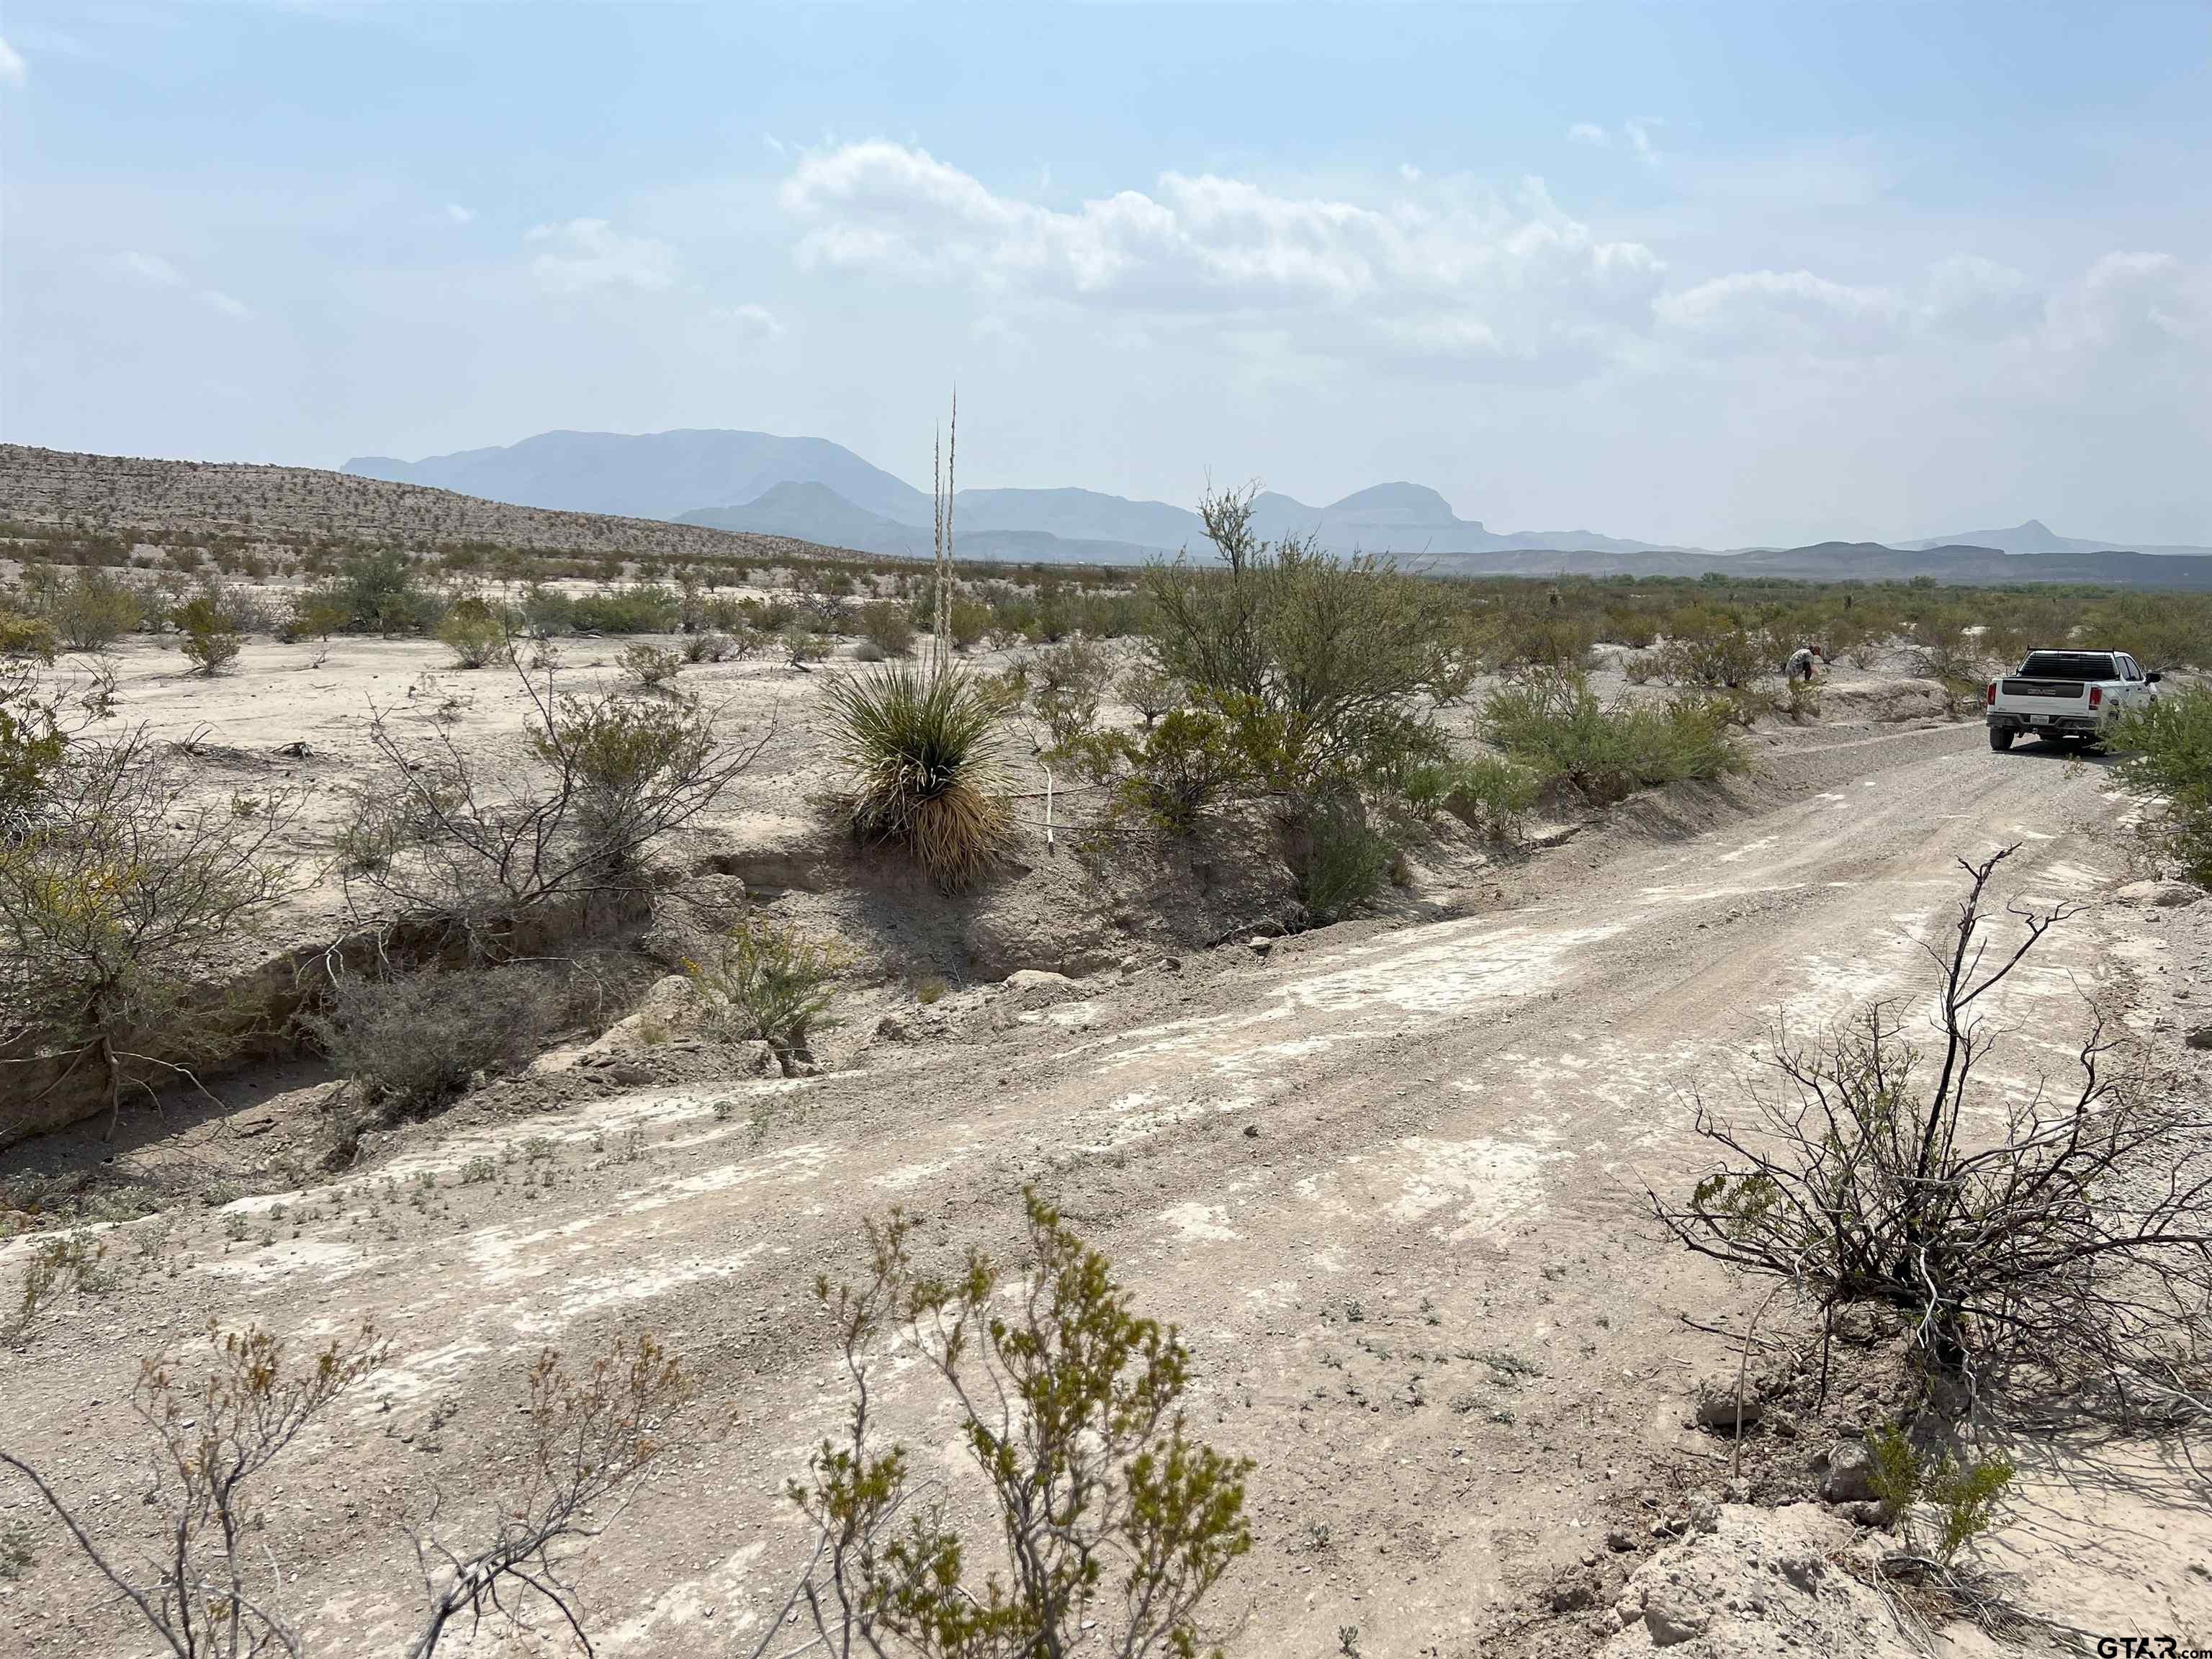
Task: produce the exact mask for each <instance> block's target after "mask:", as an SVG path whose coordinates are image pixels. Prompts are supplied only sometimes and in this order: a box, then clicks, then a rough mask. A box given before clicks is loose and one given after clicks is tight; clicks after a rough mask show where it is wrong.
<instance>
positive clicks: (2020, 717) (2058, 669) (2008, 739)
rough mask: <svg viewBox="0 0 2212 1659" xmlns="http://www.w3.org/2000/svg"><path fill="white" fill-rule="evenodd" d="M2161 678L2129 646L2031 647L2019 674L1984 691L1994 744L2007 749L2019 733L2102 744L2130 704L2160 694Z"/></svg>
mask: <svg viewBox="0 0 2212 1659" xmlns="http://www.w3.org/2000/svg"><path fill="white" fill-rule="evenodd" d="M2158 681H2159V677H2158V676H2157V675H2156V674H2155V673H2149V674H2147V673H2145V672H2144V671H2142V668H2140V667H2138V666H2137V665H2136V659H2134V658H2133V657H2130V655H2128V653H2126V652H2124V651H2031V652H2029V653H2027V661H2025V662H2023V663H2022V664H2021V665H2020V671H2019V672H2018V673H2015V674H2007V675H2006V676H2004V678H2002V679H1995V680H1991V681H1990V684H1989V690H1987V691H1986V692H1985V693H1984V696H1983V702H1984V714H1986V715H1987V717H1988V720H1989V727H1990V748H1992V749H1995V750H1998V751H1999V752H2000V753H2002V751H2003V750H2007V749H2009V748H2011V747H2012V740H2013V739H2014V738H2019V737H2032V738H2050V739H2051V740H2052V741H2054V742H2058V741H2064V740H2068V739H2070V740H2072V741H2075V742H2077V743H2082V744H2093V743H2096V742H2097V741H2098V740H2099V739H2100V738H2102V737H2103V736H2104V735H2105V731H2106V727H2108V726H2111V724H2112V722H2113V721H2114V720H2118V718H2119V717H2120V716H2121V715H2122V714H2125V713H2126V712H2127V711H2128V710H2129V709H2130V708H2142V707H2143V705H2145V704H2146V703H2148V702H2152V701H2153V700H2154V699H2155V698H2156V697H2157V696H2158Z"/></svg>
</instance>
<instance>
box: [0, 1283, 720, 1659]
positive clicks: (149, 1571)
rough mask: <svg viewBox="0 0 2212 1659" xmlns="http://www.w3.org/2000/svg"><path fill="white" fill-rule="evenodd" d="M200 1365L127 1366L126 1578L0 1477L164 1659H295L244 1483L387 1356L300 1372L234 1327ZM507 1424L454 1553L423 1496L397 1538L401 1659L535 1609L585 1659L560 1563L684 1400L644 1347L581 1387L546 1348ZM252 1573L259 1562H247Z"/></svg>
mask: <svg viewBox="0 0 2212 1659" xmlns="http://www.w3.org/2000/svg"><path fill="white" fill-rule="evenodd" d="M207 1341H208V1349H209V1356H210V1357H209V1360H208V1362H207V1366H206V1369H205V1370H204V1371H203V1372H199V1373H197V1374H194V1372H193V1371H192V1370H191V1367H190V1366H189V1365H188V1363H187V1362H186V1361H185V1360H184V1359H181V1358H178V1357H176V1356H174V1355H172V1354H167V1353H165V1354H162V1355H161V1356H159V1357H157V1358H152V1359H148V1360H144V1361H142V1362H141V1363H140V1366H139V1376H138V1384H137V1389H136V1391H135V1392H134V1394H133V1396H132V1401H131V1403H132V1407H133V1409H134V1410H135V1411H136V1413H137V1416H138V1418H139V1419H140V1421H141V1422H143V1424H145V1425H146V1427H147V1429H148V1431H149V1434H150V1436H151V1437H152V1441H153V1449H152V1452H151V1455H150V1458H149V1466H150V1470H151V1480H150V1481H149V1502H151V1503H152V1504H154V1505H155V1507H156V1509H157V1510H159V1511H160V1514H161V1537H162V1540H163V1542H162V1553H161V1556H160V1557H159V1558H158V1559H155V1560H152V1561H149V1562H148V1563H146V1564H145V1565H144V1567H143V1569H140V1570H137V1571H133V1570H132V1569H131V1568H130V1567H128V1566H127V1565H124V1564H121V1563H118V1561H117V1560H116V1559H114V1558H113V1557H112V1556H111V1555H110V1554H109V1553H108V1552H106V1550H104V1549H103V1548H102V1547H100V1545H99V1544H98V1543H97V1542H95V1541H94V1539H93V1537H92V1535H91V1534H90V1533H89V1532H88V1530H87V1529H86V1524H85V1522H84V1520H83V1518H82V1517H81V1516H78V1515H77V1514H76V1512H75V1511H74V1510H71V1509H70V1507H69V1506H68V1505H67V1504H64V1502H63V1501H62V1498H61V1497H60V1495H59V1494H58V1493H57V1492H55V1491H54V1489H53V1486H52V1483H51V1482H50V1481H49V1480H47V1478H46V1475H45V1474H42V1473H41V1472H40V1470H39V1469H37V1468H35V1467H33V1465H32V1464H30V1463H29V1462H26V1461H25V1460H24V1459H23V1458H21V1456H18V1455H15V1454H14V1453H12V1452H9V1450H7V1449H5V1448H0V1468H5V1469H8V1470H9V1471H11V1472H12V1473H13V1474H15V1475H16V1476H17V1477H18V1478H20V1479H21V1480H25V1481H27V1482H28V1483H29V1484H30V1486H32V1487H33V1489H34V1490H35V1491H36V1492H37V1493H38V1494H39V1496H40V1498H41V1499H42V1500H44V1502H45V1504H46V1507H47V1508H48V1509H49V1510H52V1513H53V1515H54V1516H55V1517H56V1518H57V1519H58V1520H59V1521H60V1522H61V1523H62V1525H63V1527H64V1529H65V1530H66V1531H67V1533H68V1534H69V1536H70V1540H71V1541H73V1542H74V1543H75V1544H76V1547H77V1550H78V1552H79V1553H81V1554H82V1555H83V1557H84V1558H85V1559H86V1560H88V1562H90V1563H91V1564H92V1565H93V1566H94V1568H95V1569H96V1570H97V1571H99V1572H100V1575H101V1576H102V1577H105V1578H106V1580H107V1581H108V1582H109V1583H112V1585H114V1586H115V1588H116V1589H117V1590H118V1592H119V1593H120V1594H121V1595H122V1596H123V1599H124V1600H125V1601H127V1602H128V1603H129V1604H130V1605H131V1607H133V1608H134V1609H135V1610H136V1611H137V1613H138V1615H139V1617H140V1618H141V1619H142V1620H143V1621H144V1623H145V1625H146V1626H147V1628H148V1629H149V1632H152V1633H153V1634H154V1635H155V1636H156V1637H157V1638H160V1640H161V1643H162V1644H164V1645H165V1646H166V1648H167V1650H168V1651H169V1652H170V1653H172V1654H173V1655H175V1656H177V1659H216V1656H222V1659H240V1656H241V1655H243V1656H250V1659H258V1656H262V1655H276V1654H284V1655H289V1656H291V1659H302V1656H304V1655H306V1654H307V1651H308V1647H307V1642H306V1640H305V1638H303V1636H302V1634H301V1630H300V1627H299V1626H298V1624H297V1623H296V1622H295V1619H294V1618H293V1617H292V1616H291V1615H290V1614H289V1613H288V1612H287V1611H286V1609H285V1608H284V1607H283V1606H282V1605H281V1601H280V1597H281V1595H282V1589H283V1583H284V1576H283V1573H282V1572H281V1571H280V1570H279V1568H278V1565H277V1563H276V1559H275V1557H274V1555H273V1554H272V1553H270V1550H269V1549H268V1547H266V1545H265V1544H264V1543H263V1542H262V1538H263V1536H264V1532H263V1528H262V1524H261V1522H262V1516H261V1514H260V1511H259V1510H258V1506H257V1504H256V1503H255V1494H256V1492H257V1490H258V1483H259V1478H260V1477H261V1475H262V1474H264V1472H265V1471H266V1470H267V1469H268V1468H270V1465H271V1464H273V1463H274V1462H276V1459H277V1458H278V1457H280V1456H281V1455H283V1452H284V1450H285V1449H286V1448H287V1447H289V1446H290V1445H291V1444H292V1443H293V1442H294V1441H295V1439H297V1438H298V1437H299V1435H300V1433H301V1431H302V1430H303V1429H305V1428H306V1427H307V1425H308V1424H309V1423H310V1422H312V1421H313V1420H314V1419H317V1418H319V1417H321V1416H323V1415H324V1414H325V1413H327V1412H328V1411H329V1410H330V1408H331V1406H332V1405H334V1404H335V1403H336V1402H337V1401H338V1400H339V1399H340V1398H342V1397H343V1395H346V1394H347V1393H348V1392H349V1391H350V1390H351V1389H354V1388H355V1387H356V1385H358V1384H359V1383H361V1382H362V1380H363V1379H364V1378H366V1377H367V1376H369V1375H371V1374H372V1373H373V1372H374V1371H375V1370H377V1369H378V1368H379V1367H380V1366H381V1365H382V1364H384V1363H385V1361H386V1358H388V1357H389V1353H390V1348H389V1345H388V1344H386V1342H385V1341H384V1340H382V1339H380V1337H379V1336H378V1335H377V1334H376V1332H375V1331H374V1329H373V1328H369V1327H367V1326H364V1327H362V1330H361V1332H360V1333H359V1334H358V1335H356V1336H355V1337H352V1338H350V1339H346V1340H332V1341H331V1342H329V1343H327V1344H325V1346H323V1347H322V1348H320V1349H319V1350H318V1351H316V1352H313V1354H311V1355H310V1356H308V1358H307V1359H306V1360H305V1361H304V1362H299V1361H295V1359H294V1358H293V1357H292V1356H291V1355H290V1354H289V1353H288V1352H286V1350H285V1348H284V1346H283V1343H281V1342H280V1341H278V1340H276V1338H275V1337H273V1336H271V1335H270V1334H269V1333H267V1332H266V1331H264V1330H261V1329H259V1328H257V1327H253V1326H248V1327H246V1328H245V1329H244V1330H243V1331H228V1330H225V1329H223V1328H222V1327H221V1326H220V1325H219V1324H216V1323H215V1322H210V1324H209V1326H208V1330H207ZM689 1399H690V1381H689V1379H688V1378H687V1377H686V1376H684V1371H683V1370H682V1368H681V1367H680V1366H679V1365H678V1363H677V1361H676V1360H675V1359H674V1358H672V1357H671V1355H670V1354H669V1353H668V1352H667V1351H666V1350H665V1349H664V1348H663V1347H661V1346H660V1345H659V1343H657V1342H656V1341H654V1340H653V1338H652V1337H650V1336H638V1337H635V1338H617V1340H615V1341H614V1342H612V1343H611V1345H610V1346H609V1347H608V1349H607V1352H605V1355H603V1356H602V1357H601V1358H598V1359H597V1360H595V1361H593V1362H592V1364H591V1366H590V1367H589V1368H588V1369H587V1370H584V1371H583V1372H581V1373H575V1372H572V1371H571V1370H569V1369H568V1365H567V1364H566V1362H565V1361H564V1360H563V1358H562V1356H561V1354H560V1353H558V1352H556V1351H555V1350H553V1349H550V1348H548V1349H546V1350H544V1352H542V1353H540V1354H539V1356H538V1359H537V1362H536V1363H535V1364H533V1365H532V1368H531V1370H530V1373H529V1376H528V1378H527V1381H526V1395H525V1403H524V1405H523V1407H522V1417H523V1419H524V1423H523V1428H522V1431H521V1432H522V1437H523V1444H522V1446H521V1447H520V1449H518V1452H517V1454H516V1455H515V1456H514V1457H513V1458H511V1459H509V1460H507V1462H508V1463H509V1464H510V1465H511V1464H513V1463H517V1462H519V1463H520V1465H521V1468H520V1474H519V1477H518V1479H517V1480H516V1484H514V1485H513V1486H511V1487H509V1488H508V1489H507V1490H506V1491H503V1492H499V1493H498V1494H497V1495H496V1497H495V1502H494V1504H493V1506H492V1512H491V1513H490V1514H489V1516H487V1517H486V1518H485V1520H484V1521H483V1522H481V1523H480V1527H479V1529H478V1530H477V1532H476V1533H475V1534H473V1535H472V1536H471V1539H470V1540H469V1541H466V1542H464V1543H462V1544H460V1545H459V1546H458V1547H456V1546H455V1545H453V1544H449V1543H447V1541H444V1539H443V1538H442V1537H441V1533H440V1530H439V1518H440V1513H441V1509H442V1507H443V1504H442V1495H441V1494H434V1495H433V1496H432V1498H431V1499H430V1501H429V1503H428V1505H427V1510H426V1512H425V1514H424V1515H423V1517H422V1520H421V1522H419V1523H417V1524H416V1526H415V1527H414V1528H412V1536H413V1539H414V1542H415V1549H416V1561H417V1563H418V1565H420V1567H421V1570H422V1585H423V1592H424V1597H425V1602H426V1607H425V1612H424V1615H423V1623H422V1628H421V1631H420V1632H419V1633H418V1634H417V1635H416V1638H415V1639H414V1640H413V1641H411V1642H410V1644H408V1647H407V1653H408V1656H409V1659H429V1656H430V1655H432V1654H433V1653H435V1651H436V1650H437V1648H438V1645H439V1644H440V1643H441V1641H442V1640H443V1639H444V1638H445V1637H446V1636H447V1634H449V1633H450V1632H452V1631H453V1630H454V1629H455V1628H457V1627H458V1626H459V1624H460V1623H461V1622H462V1621H464V1620H465V1622H466V1623H467V1625H468V1626H469V1629H470V1631H471V1633H473V1632H474V1631H475V1629H476V1627H477V1625H479V1624H480V1623H481V1622H482V1621H483V1619H484V1618H485V1617H486V1616H487V1615H489V1616H491V1617H494V1618H496V1619H498V1620H501V1622H502V1623H507V1624H511V1625H513V1626H517V1627H518V1628H526V1625H525V1621H524V1616H523V1615H524V1613H525V1612H526V1610H527V1609H528V1608H530V1607H532V1606H534V1605H536V1604H538V1603H541V1602H543V1603H550V1606H551V1607H553V1609H554V1610H555V1611H556V1612H557V1613H559V1614H560V1615H561V1617H562V1620H563V1622H564V1623H566V1624H567V1626H568V1628H569V1630H570V1631H571V1632H574V1635H575V1636H576V1637H577V1638H578V1639H579V1640H580V1642H582V1644H583V1646H584V1649H585V1650H586V1652H589V1651H590V1650H591V1643H590V1640H589V1638H588V1637H586V1634H585V1631H584V1627H583V1623H582V1613H581V1610H580V1607H579V1606H578V1604H577V1601H576V1596H575V1592H574V1588H573V1587H572V1586H571V1585H570V1584H569V1583H568V1579H567V1577H566V1576H565V1575H566V1573H567V1571H568V1547H571V1546H573V1545H574V1544H576V1543H577V1542H579V1541H585V1540H588V1539H591V1538H593V1537H596V1536H598V1535H599V1534H600V1533H601V1532H602V1531H604V1530H605V1524H606V1520H607V1518H608V1516H609V1515H610V1514H611V1513H619V1510H620V1509H621V1507H622V1505H623V1502H624V1501H625V1500H626V1499H627V1498H628V1496H629V1493H630V1492H633V1491H634V1490H635V1487H636V1485H637V1483H638V1481H639V1480H640V1479H641V1476H642V1475H643V1474H645V1473H646V1471H647V1469H648V1468H651V1466H652V1465H653V1462H654V1461H655V1460H656V1459H657V1458H658V1457H659V1455H660V1454H661V1452H662V1450H663V1449H664V1447H665V1443H666V1442H665V1435H666V1433H667V1431H668V1429H669V1427H670V1425H671V1423H672V1422H673V1421H674V1420H675V1419H676V1417H677V1415H678V1413H680V1412H681V1411H682V1409H683V1407H684V1405H685V1404H686V1403H687V1401H689ZM257 1558H258V1559H257Z"/></svg>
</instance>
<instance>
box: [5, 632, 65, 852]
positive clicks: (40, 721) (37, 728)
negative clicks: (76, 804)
mask: <svg viewBox="0 0 2212 1659" xmlns="http://www.w3.org/2000/svg"><path fill="white" fill-rule="evenodd" d="M68 752H69V739H68V737H67V736H66V734H65V733H64V732H63V730H62V726H61V722H60V720H59V718H58V706H57V705H56V703H55V702H54V701H53V699H52V696H51V695H50V694H49V693H48V692H47V691H46V688H45V687H44V686H43V685H42V684H41V683H40V678H39V671H38V670H37V669H35V668H32V667H28V666H27V665H23V664H21V663H6V662H0V846H4V845H6V844H7V843H9V842H15V841H16V840H18V839H19V838H20V837H21V836H23V835H25V834H26V833H27V831H28V830H29V829H30V828H31V827H32V825H33V824H35V823H38V822H39V821H40V819H41V818H42V817H45V815H46V805H47V802H48V799H49V798H50V796H51V794H52V789H53V787H54V784H55V781H57V779H58V777H59V775H60V773H61V769H62V766H63V763H64V760H65V759H66V758H67V757H68Z"/></svg>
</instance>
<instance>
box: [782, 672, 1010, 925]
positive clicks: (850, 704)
mask: <svg viewBox="0 0 2212 1659" xmlns="http://www.w3.org/2000/svg"><path fill="white" fill-rule="evenodd" d="M826 695H827V696H828V698H829V706H830V708H831V710H832V711H833V713H834V715H835V717H836V720H837V723H838V725H839V726H840V728H841V732H840V736H841V738H842V759H843V760H844V763H845V764H846V766H847V768H848V769H849V770H850V771H851V773H852V775H853V781H854V788H853V793H852V796H851V811H852V818H853V828H854V832H855V833H856V834H858V835H859V836H860V837H861V838H862V839H863V840H865V841H875V842H891V843H893V844H895V845H897V846H900V847H902V848H906V849H907V851H908V854H910V855H911V856H912V857H913V859H914V860H915V863H917V864H919V865H920V866H921V867H922V868H923V869H924V870H926V871H927V872H929V875H930V877H931V878H933V880H935V881H936V883H937V884H939V886H940V887H942V888H944V889H945V890H946V891H948V892H957V891H959V890H962V889H963V888H967V887H971V886H973V885H974V884H975V883H976V882H977V881H979V880H980V879H981V878H982V876H983V875H984V873H985V872H987V871H988V870H989V869H990V867H991V866H993V865H994V863H996V862H997V860H998V859H999V858H1000V854H1001V853H1002V852H1003V850H1004V848H1005V846H1006V838H1007V836H1008V834H1009V832H1010V830H1011V829H1012V814H1011V813H1010V811H1009V810H1008V808H1007V805H1006V799H1005V798H1004V794H1003V789H1004V783H1005V775H1006V774H1005V763H1004V760H1003V751H1002V749H1001V746H1000V744H1001V739H1000V735H999V730H998V722H999V717H1000V714H1001V713H1002V712H1003V705H1002V703H1001V701H1000V698H999V696H997V695H995V694H994V692H993V691H991V690H989V689H988V688H987V687H985V686H983V685H981V684H979V683H977V682H975V681H974V680H971V679H969V678H968V676H967V675H966V674H964V673H963V672H961V671H958V670H957V669H945V670H944V671H924V670H922V669H921V668H918V667H916V666H914V665H910V664H904V663H901V664H896V665H891V666H890V667H886V668H883V669H879V670H878V671H876V672H874V673H872V674H869V675H866V676H865V677H861V678H851V679H841V680H835V681H832V682H831V683H830V684H829V688H828V690H827V693H826Z"/></svg>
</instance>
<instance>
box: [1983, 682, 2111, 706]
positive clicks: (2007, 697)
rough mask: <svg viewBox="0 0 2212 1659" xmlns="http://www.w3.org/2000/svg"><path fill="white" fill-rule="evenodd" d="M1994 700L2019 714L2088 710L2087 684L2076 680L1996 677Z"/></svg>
mask: <svg viewBox="0 0 2212 1659" xmlns="http://www.w3.org/2000/svg"><path fill="white" fill-rule="evenodd" d="M1997 702H1998V703H1999V704H2000V705H2001V706H2002V707H2003V708H2008V709H2011V710H2014V711H2015V712H2016V713H2019V714H2085V713H2087V710H2088V707H2089V688H2088V686H2087V684H2084V683H2083V682H2082V681H2080V680H2025V679H2007V680H2000V681H1998V682H1997Z"/></svg>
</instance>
